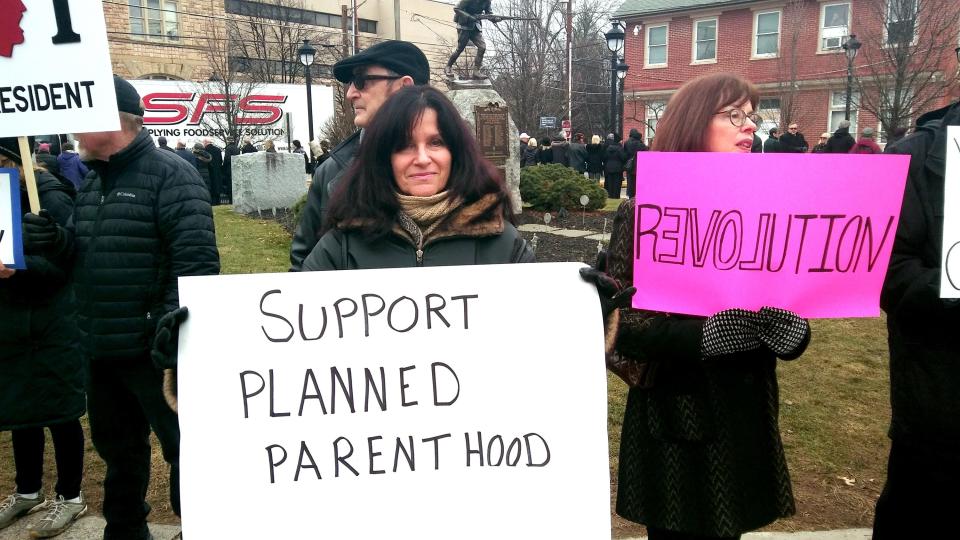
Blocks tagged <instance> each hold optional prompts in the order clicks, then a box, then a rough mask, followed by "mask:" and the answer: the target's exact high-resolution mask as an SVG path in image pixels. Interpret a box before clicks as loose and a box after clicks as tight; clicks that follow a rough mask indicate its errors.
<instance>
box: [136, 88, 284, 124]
mask: <svg viewBox="0 0 960 540" xmlns="http://www.w3.org/2000/svg"><path fill="white" fill-rule="evenodd" d="M196 97H197V94H196V93H195V92H154V93H153V94H147V95H146V96H143V108H144V111H145V114H144V115H143V123H144V124H145V125H148V126H171V125H174V124H180V123H182V122H183V121H184V120H187V125H189V126H197V125H200V123H201V122H202V120H203V117H204V115H207V114H221V113H225V112H227V104H228V103H230V102H233V103H237V109H238V111H237V117H236V123H237V124H239V125H254V126H266V125H270V124H273V123H275V122H277V121H278V120H280V118H281V117H283V109H281V108H280V107H278V106H277V105H269V104H271V103H286V101H287V96H277V95H264V94H257V95H253V94H251V95H249V96H246V97H244V98H242V99H240V97H239V96H237V95H236V94H234V95H232V96H230V101H229V102H228V101H227V96H226V94H200V95H199V98H198V99H197V105H196V106H195V107H193V112H192V113H191V112H190V105H192V104H193V101H194V98H196ZM151 113H159V114H151Z"/></svg>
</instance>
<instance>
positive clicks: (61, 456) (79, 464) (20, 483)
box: [13, 420, 83, 499]
mask: <svg viewBox="0 0 960 540" xmlns="http://www.w3.org/2000/svg"><path fill="white" fill-rule="evenodd" d="M50 435H52V437H53V452H54V456H55V457H56V461H57V486H56V489H57V495H62V496H63V498H64V499H73V498H76V497H78V496H80V482H81V480H83V428H81V427H80V420H70V421H68V422H64V423H62V424H55V425H52V426H50ZM45 443H46V440H45V438H44V434H43V428H42V427H35V428H26V429H15V430H13V463H14V466H15V467H16V469H17V480H16V482H17V493H24V494H26V493H36V492H38V491H40V490H41V489H43V447H44V445H45Z"/></svg>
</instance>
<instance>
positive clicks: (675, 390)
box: [609, 199, 795, 537]
mask: <svg viewBox="0 0 960 540" xmlns="http://www.w3.org/2000/svg"><path fill="white" fill-rule="evenodd" d="M634 215H635V212H634V200H633V199H628V200H627V201H624V202H623V203H622V204H621V205H620V208H619V209H618V210H617V214H616V217H615V218H614V222H613V230H612V235H611V239H610V258H609V269H610V270H609V271H610V275H611V276H613V277H614V278H617V279H619V280H620V282H621V283H631V282H632V281H633V261H634V258H633V257H634V251H633V246H634V241H633V233H634ZM703 323H704V319H702V318H699V317H688V316H682V315H672V314H666V313H656V312H645V311H638V310H633V309H623V310H621V311H620V326H619V333H618V336H617V339H616V344H615V348H616V350H617V352H618V353H620V354H621V355H622V356H623V357H625V358H626V359H627V360H630V361H633V362H642V363H646V364H647V368H648V370H650V371H651V372H652V373H653V374H654V376H653V377H652V378H650V379H648V381H649V380H652V385H650V386H649V387H645V388H641V387H634V388H631V389H630V394H629V396H628V398H627V406H626V410H625V411H624V418H623V431H622V433H621V438H620V470H619V481H618V491H617V513H618V514H620V515H621V516H623V517H625V518H626V519H629V520H631V521H635V522H638V523H643V524H645V525H647V526H650V527H657V528H661V529H668V530H671V531H677V532H684V533H690V534H696V535H702V536H713V537H716V536H735V535H738V534H741V533H743V532H746V531H750V530H753V529H757V528H760V527H762V526H764V525H767V524H768V523H771V522H773V521H774V520H776V519H777V518H780V517H786V516H790V515H792V514H793V513H794V512H795V504H794V500H793V494H792V489H791V486H790V476H789V473H788V471H787V463H786V459H785V456H784V452H783V443H782V441H781V439H780V431H779V427H778V416H779V390H778V386H777V376H776V362H777V360H776V358H775V357H774V355H773V353H771V352H770V351H768V350H766V349H763V350H756V351H750V352H746V353H738V354H730V355H724V356H719V357H713V358H703V357H702V355H701V352H700V344H701V342H702V340H703Z"/></svg>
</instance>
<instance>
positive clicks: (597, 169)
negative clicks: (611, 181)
mask: <svg viewBox="0 0 960 540" xmlns="http://www.w3.org/2000/svg"><path fill="white" fill-rule="evenodd" d="M603 151H604V146H603V145H602V144H600V136H599V135H594V136H593V137H590V144H588V145H587V176H588V177H589V178H590V179H591V180H595V181H598V182H599V181H600V177H601V176H602V175H603Z"/></svg>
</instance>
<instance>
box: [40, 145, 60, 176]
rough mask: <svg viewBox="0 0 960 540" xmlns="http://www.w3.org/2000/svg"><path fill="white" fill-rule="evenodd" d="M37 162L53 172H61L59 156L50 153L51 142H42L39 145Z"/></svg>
mask: <svg viewBox="0 0 960 540" xmlns="http://www.w3.org/2000/svg"><path fill="white" fill-rule="evenodd" d="M37 163H38V164H39V165H40V166H41V167H43V168H44V169H46V170H47V171H49V172H50V173H52V174H55V175H57V174H60V162H59V161H57V156H54V155H51V154H50V143H40V144H39V145H38V146H37Z"/></svg>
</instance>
